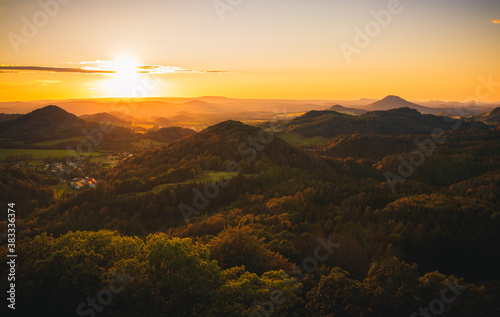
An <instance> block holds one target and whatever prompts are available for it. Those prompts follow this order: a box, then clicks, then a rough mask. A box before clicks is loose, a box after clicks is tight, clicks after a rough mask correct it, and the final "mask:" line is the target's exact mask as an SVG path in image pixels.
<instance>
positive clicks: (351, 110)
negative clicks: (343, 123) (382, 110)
mask: <svg viewBox="0 0 500 317" xmlns="http://www.w3.org/2000/svg"><path fill="white" fill-rule="evenodd" d="M327 110H331V111H336V112H340V113H344V114H350V115H360V114H363V113H367V112H368V110H364V109H357V108H346V107H343V106H341V105H335V106H331V107H330V108H328V109H327Z"/></svg>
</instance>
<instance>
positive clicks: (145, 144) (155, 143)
mask: <svg viewBox="0 0 500 317" xmlns="http://www.w3.org/2000/svg"><path fill="white" fill-rule="evenodd" d="M166 144H167V143H162V142H158V141H155V140H150V139H141V140H139V141H135V142H132V146H136V147H140V148H148V147H151V146H162V145H166Z"/></svg>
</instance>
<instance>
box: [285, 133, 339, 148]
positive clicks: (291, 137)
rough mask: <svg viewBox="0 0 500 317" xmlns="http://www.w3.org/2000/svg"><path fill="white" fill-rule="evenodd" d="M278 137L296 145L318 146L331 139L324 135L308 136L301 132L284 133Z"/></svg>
mask: <svg viewBox="0 0 500 317" xmlns="http://www.w3.org/2000/svg"><path fill="white" fill-rule="evenodd" d="M278 137H279V138H280V139H282V140H283V141H285V142H287V143H288V144H291V145H294V146H316V145H320V144H324V143H326V142H328V141H330V140H329V139H327V138H325V137H322V136H315V137H312V138H306V137H303V136H302V135H301V134H300V133H284V134H279V135H278Z"/></svg>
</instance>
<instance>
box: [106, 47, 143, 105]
mask: <svg viewBox="0 0 500 317" xmlns="http://www.w3.org/2000/svg"><path fill="white" fill-rule="evenodd" d="M139 66H140V63H139V62H138V61H137V59H136V58H135V57H133V56H121V57H118V58H116V59H115V60H114V61H112V62H111V63H110V70H112V71H114V73H113V74H112V75H111V77H110V78H109V79H107V80H106V81H105V82H104V90H105V92H106V95H108V96H110V97H120V98H130V97H136V96H137V95H138V93H137V92H136V90H138V88H137V87H140V86H141V82H142V79H143V78H142V76H141V74H139V73H138V70H139V68H138V67H139Z"/></svg>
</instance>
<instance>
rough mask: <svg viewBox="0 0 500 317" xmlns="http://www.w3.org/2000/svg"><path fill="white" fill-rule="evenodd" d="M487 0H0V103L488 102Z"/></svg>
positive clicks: (493, 74) (491, 87) (495, 69)
mask: <svg viewBox="0 0 500 317" xmlns="http://www.w3.org/2000/svg"><path fill="white" fill-rule="evenodd" d="M499 39H500V1H498V0H438V1H436V0H400V1H399V0H343V1H341V0H272V1H270V0H189V1H186V0H105V1H103V0H40V1H37V0H35V1H34V0H0V101H27V100H44V99H51V100H54V99H78V98H102V97H196V96H207V95H209V96H226V97H234V98H283V99H325V100H326V99H359V98H375V99H379V98H383V97H384V96H386V95H390V94H393V95H399V96H401V97H403V98H405V99H410V100H436V99H439V100H456V101H463V100H466V99H471V98H472V99H475V100H478V101H482V102H491V101H500V58H499V56H500V41H499Z"/></svg>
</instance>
